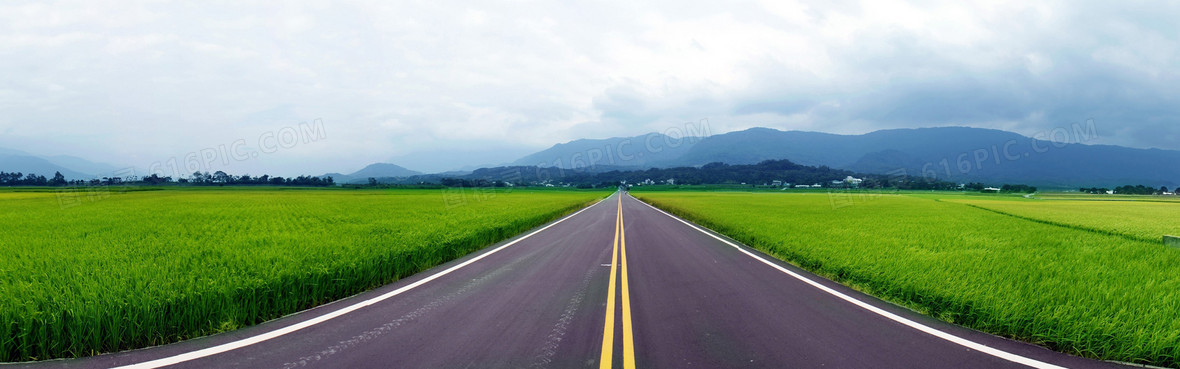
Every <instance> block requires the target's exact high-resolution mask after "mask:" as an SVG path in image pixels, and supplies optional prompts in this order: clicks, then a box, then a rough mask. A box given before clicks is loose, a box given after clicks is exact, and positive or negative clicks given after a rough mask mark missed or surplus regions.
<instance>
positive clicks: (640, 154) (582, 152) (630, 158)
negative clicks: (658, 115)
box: [511, 133, 702, 169]
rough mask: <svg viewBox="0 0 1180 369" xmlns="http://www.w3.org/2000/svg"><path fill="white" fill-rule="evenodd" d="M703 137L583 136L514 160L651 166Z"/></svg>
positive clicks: (516, 163)
mask: <svg viewBox="0 0 1180 369" xmlns="http://www.w3.org/2000/svg"><path fill="white" fill-rule="evenodd" d="M701 140H702V138H698V137H686V138H681V139H676V138H673V137H670V136H667V135H664V134H660V133H649V134H645V135H640V136H635V137H612V138H606V139H580V140H574V141H570V142H566V143H560V144H556V145H553V147H550V148H548V149H545V150H542V151H539V152H537V153H534V154H532V155H528V156H525V157H523V158H520V159H517V160H516V161H514V162H512V163H511V165H514V166H546V167H556V168H566V169H570V168H586V167H591V166H594V167H598V166H606V167H651V166H654V165H657V163H661V162H668V161H671V160H675V159H677V158H679V157H681V156H683V155H684V154H685V153H687V152H688V151H689V150H690V149H692V147H693V146H694V145H696V144H697V143H698V142H701Z"/></svg>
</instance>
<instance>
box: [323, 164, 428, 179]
mask: <svg viewBox="0 0 1180 369" xmlns="http://www.w3.org/2000/svg"><path fill="white" fill-rule="evenodd" d="M421 174H422V172H418V171H413V170H409V169H406V168H403V167H401V166H398V165H396V164H388V163H375V164H369V166H367V167H364V168H362V169H361V170H358V171H356V172H353V173H352V174H340V173H328V174H324V175H322V176H320V177H332V180H333V181H335V182H336V183H364V182H367V181H368V180H369V178H378V179H389V178H404V177H411V176H416V175H421Z"/></svg>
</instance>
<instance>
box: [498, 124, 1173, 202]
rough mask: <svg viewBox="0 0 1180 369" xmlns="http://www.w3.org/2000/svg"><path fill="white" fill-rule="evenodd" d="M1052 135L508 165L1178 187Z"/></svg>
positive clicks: (706, 146) (823, 139) (568, 154)
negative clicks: (797, 168) (766, 169)
mask: <svg viewBox="0 0 1180 369" xmlns="http://www.w3.org/2000/svg"><path fill="white" fill-rule="evenodd" d="M1059 133H1064V134H1056V135H1055V138H1056V139H1057V140H1060V141H1058V142H1053V141H1048V140H1044V139H1035V138H1030V137H1025V136H1022V135H1019V134H1016V133H1012V132H1006V131H1000V130H993V129H981V128H969V127H939V128H917V129H891V130H882V131H876V132H871V133H867V134H863V135H837V134H829V133H819V132H803V131H779V130H775V129H770V128H751V129H747V130H744V131H737V132H729V133H725V134H720V135H715V136H710V137H706V138H695V137H694V138H689V139H683V140H679V141H678V143H679V144H678V145H676V146H675V147H671V146H670V145H663V146H660V145H651V146H650V147H649V145H645V144H644V143H645V142H655V143H657V144H662V143H663V142H662V141H663V140H664V139H666V138H667V137H664V136H663V135H659V134H655V133H653V134H649V135H643V136H636V137H623V138H610V139H605V140H576V141H571V142H569V143H565V144H558V145H555V146H553V147H552V148H549V149H546V150H543V151H541V152H538V153H536V154H532V155H529V156H526V157H524V158H521V159H520V160H517V161H516V162H515V163H514V164H515V165H534V166H535V165H538V164H542V166H551V167H558V166H560V167H563V168H570V167H578V166H579V164H580V166H581V167H592V166H601V165H605V168H607V169H609V170H619V169H622V168H616V167H620V166H621V167H631V169H647V168H670V167H680V166H701V165H704V164H707V163H713V162H721V163H726V164H755V163H759V162H762V161H764V160H778V159H786V160H790V161H792V162H794V163H798V164H802V165H810V166H827V167H831V168H836V169H844V170H849V171H854V172H858V173H870V174H906V175H911V176H921V177H927V178H931V179H937V180H942V181H951V182H985V183H990V184H1000V183H1025V184H1032V185H1037V186H1043V187H1049V188H1075V187H1077V186H1106V187H1110V186H1118V185H1124V184H1145V185H1150V186H1169V187H1176V186H1177V185H1180V151H1174V150H1159V149H1133V148H1127V147H1121V146H1110V145H1087V144H1084V143H1078V142H1085V141H1087V140H1089V139H1092V138H1095V135H1096V132H1093V131H1063V132H1059ZM1046 138H1047V137H1046ZM670 142H676V141H670ZM620 147H622V149H620ZM651 148H656V149H660V148H662V150H659V151H655V150H652V149H651ZM612 150H613V151H615V152H616V154H615V157H614V159H613V160H612V159H611V157H610V156H609V155H608V152H609V151H612ZM618 153H622V154H623V155H618ZM620 156H621V157H622V158H620ZM627 158H630V159H627ZM592 159H597V160H592ZM559 164H560V165H559ZM592 164H594V165H592ZM591 169H598V168H591Z"/></svg>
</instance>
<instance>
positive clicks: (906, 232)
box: [634, 192, 1180, 367]
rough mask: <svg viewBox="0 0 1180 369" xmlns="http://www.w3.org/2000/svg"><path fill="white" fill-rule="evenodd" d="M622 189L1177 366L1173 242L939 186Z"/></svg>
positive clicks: (954, 302) (820, 264)
mask: <svg viewBox="0 0 1180 369" xmlns="http://www.w3.org/2000/svg"><path fill="white" fill-rule="evenodd" d="M634 195H636V196H637V197H640V198H641V199H643V200H644V201H647V202H650V203H652V204H653V205H655V206H658V207H660V208H663V209H666V210H669V211H671V212H673V213H675V214H678V215H680V216H683V217H685V218H688V219H691V220H693V221H695V222H697V223H699V224H702V225H704V226H707V227H710V228H712V229H714V230H717V231H719V232H721V233H723V234H726V235H728V236H730V237H733V238H734V239H736V240H738V241H741V242H743V243H745V244H747V245H750V246H753V247H755V248H758V249H760V250H762V251H764V252H767V253H768V254H770V255H773V256H775V257H778V258H781V259H783V260H786V261H789V262H792V263H794V264H796V265H799V266H801V267H803V268H806V269H809V270H812V271H814V272H816V273H818V274H820V275H823V276H825V277H828V278H831V279H833V280H836V281H838V282H841V283H844V284H847V285H850V286H853V287H854V288H857V289H860V290H862V291H865V292H867V293H870V294H873V295H876V296H880V297H882V298H884V299H887V300H889V301H893V302H895V303H898V304H901V305H904V306H907V307H910V308H912V309H915V310H917V311H920V312H923V313H926V314H929V315H931V316H934V317H937V318H939V319H942V320H944V321H947V322H951V323H955V324H960V325H964V326H968V327H971V328H975V329H979V330H982V331H986V332H991V333H994V334H998V335H1001V336H1006V337H1010V338H1015V339H1019V340H1023V341H1027V342H1031V343H1034V344H1039V345H1043V346H1046V347H1049V348H1052V349H1055V350H1058V351H1063V352H1067V353H1072V354H1076V355H1081V356H1086V357H1092V358H1098V359H1106V360H1120V361H1127V362H1136V363H1144V364H1153V365H1160V366H1169V367H1177V366H1180V319H1176V314H1177V311H1180V250H1176V249H1172V248H1167V247H1164V246H1162V245H1160V244H1159V242H1158V241H1156V242H1146V241H1139V240H1135V239H1130V238H1127V237H1124V236H1121V235H1112V234H1104V233H1097V232H1093V231H1090V230H1086V229H1080V228H1077V227H1064V226H1060V225H1055V224H1049V223H1046V222H1038V221H1031V220H1028V219H1024V218H1018V217H1013V216H1009V215H1005V214H1000V213H996V212H994V211H990V210H985V209H980V208H975V207H971V206H968V205H966V204H962V203H956V202H954V201H953V197H955V195H951V194H943V195H941V196H940V197H941V198H942V200H941V201H935V200H934V199H929V198H921V197H915V196H908V195H875V196H868V197H862V198H859V199H858V200H856V201H855V202H853V203H852V205H850V206H833V204H834V202H833V201H832V200H831V198H829V195H826V194H770V193H703V192H661V193H657V192H652V193H638V192H637V193H634ZM965 201H971V202H980V201H989V200H980V199H978V198H977V197H974V196H973V197H970V198H968V199H967V200H965ZM992 201H995V203H988V206H1008V205H1011V206H1014V207H1019V208H1020V211H1024V212H1028V214H1027V215H1029V216H1030V217H1031V216H1037V217H1046V218H1050V217H1063V218H1061V219H1060V220H1061V221H1063V222H1064V221H1067V220H1069V219H1065V218H1064V217H1067V216H1068V215H1066V214H1067V213H1066V212H1068V211H1069V210H1061V211H1062V212H1060V213H1058V212H1057V210H1054V209H1053V208H1045V209H1044V210H1042V209H1041V208H1039V206H1041V205H1044V204H1049V205H1051V202H1048V201H1040V202H1037V201H1035V200H1027V199H1020V198H1015V199H1002V200H992ZM1066 205H1067V206H1074V205H1072V204H1066ZM1099 205H1102V204H1099ZM1116 205H1118V204H1112V206H1116ZM1163 205H1167V206H1173V207H1177V206H1180V204H1163ZM1109 210H1110V209H1105V208H1104V209H1094V210H1092V211H1091V212H1092V213H1093V214H1101V213H1103V212H1105V211H1109ZM1137 210H1139V209H1138V208H1134V209H1130V210H1126V211H1127V212H1128V213H1133V212H1135V211H1137ZM1175 210H1180V207H1178V208H1176V209H1175ZM1175 210H1173V213H1180V212H1177V211H1175ZM1162 211H1166V210H1162ZM1128 213H1106V214H1107V215H1108V216H1109V217H1110V218H1119V217H1122V216H1129V215H1125V214H1128ZM1054 219H1056V218H1054ZM1134 223H1136V222H1135V220H1128V221H1126V223H1115V222H1111V223H1109V224H1106V225H1104V227H1110V228H1111V229H1122V228H1121V227H1122V226H1121V225H1120V224H1134ZM1121 232H1128V233H1135V232H1140V231H1137V230H1134V229H1122V230H1121Z"/></svg>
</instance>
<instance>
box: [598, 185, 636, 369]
mask: <svg viewBox="0 0 1180 369" xmlns="http://www.w3.org/2000/svg"><path fill="white" fill-rule="evenodd" d="M620 271H621V274H622V277H621V278H620V279H616V276H618V275H619V274H620V273H619V272H620ZM616 281H619V282H621V283H619V284H621V285H622V286H621V287H619V289H620V292H621V293H622V295H623V368H626V369H634V368H635V340H634V339H633V338H632V336H631V298H630V293H629V291H628V290H627V232H626V231H625V229H624V228H623V195H622V194H619V203H618V212H617V215H616V217H615V241H614V246H613V249H612V250H611V260H610V288H609V289H608V291H607V297H606V324H605V325H604V327H603V328H602V356H601V357H600V358H599V365H598V367H599V368H601V369H608V368H610V367H611V366H612V365H613V364H614V362H613V360H614V359H613V356H612V355H613V353H614V349H615V284H616V283H615V282H616Z"/></svg>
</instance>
